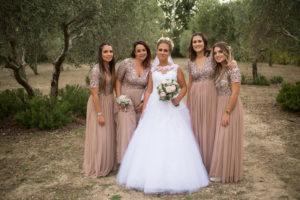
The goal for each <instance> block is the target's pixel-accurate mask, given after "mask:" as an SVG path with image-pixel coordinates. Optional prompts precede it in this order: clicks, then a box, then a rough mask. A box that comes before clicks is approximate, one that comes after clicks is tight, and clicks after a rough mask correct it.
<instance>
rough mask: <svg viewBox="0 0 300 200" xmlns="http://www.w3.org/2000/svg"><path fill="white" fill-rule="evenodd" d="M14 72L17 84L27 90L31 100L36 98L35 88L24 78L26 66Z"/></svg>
mask: <svg viewBox="0 0 300 200" xmlns="http://www.w3.org/2000/svg"><path fill="white" fill-rule="evenodd" d="M13 71H14V76H15V79H16V80H17V82H18V83H19V84H20V85H22V86H23V87H24V88H25V90H26V92H27V94H28V96H29V98H30V99H32V98H33V97H34V96H35V94H34V91H33V88H32V87H31V86H30V85H29V83H28V81H27V79H26V77H24V71H25V66H20V68H17V69H13Z"/></svg>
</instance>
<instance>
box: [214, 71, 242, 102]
mask: <svg viewBox="0 0 300 200" xmlns="http://www.w3.org/2000/svg"><path fill="white" fill-rule="evenodd" d="M234 82H239V83H240V82H241V73H240V69H239V68H238V67H235V68H232V69H231V70H228V69H227V68H226V69H225V72H224V74H223V75H222V77H221V79H220V81H216V88H217V94H218V96H231V92H232V90H231V83H234Z"/></svg>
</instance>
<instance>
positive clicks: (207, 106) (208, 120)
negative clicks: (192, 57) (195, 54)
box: [187, 55, 217, 172]
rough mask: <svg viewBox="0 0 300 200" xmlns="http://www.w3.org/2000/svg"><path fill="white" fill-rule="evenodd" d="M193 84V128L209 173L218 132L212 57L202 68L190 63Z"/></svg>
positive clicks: (191, 103)
mask: <svg viewBox="0 0 300 200" xmlns="http://www.w3.org/2000/svg"><path fill="white" fill-rule="evenodd" d="M188 70H189V74H190V75H192V77H193V80H194V81H193V83H192V86H191V88H190V92H189V97H188V102H187V103H188V106H189V110H190V115H191V121H192V128H193V132H194V134H195V137H196V140H197V142H198V144H199V146H200V150H201V156H202V159H203V163H204V165H205V167H206V169H207V171H208V172H209V169H210V164H211V158H212V152H213V146H214V141H215V130H216V107H217V93H216V87H215V83H214V78H215V67H214V65H213V63H212V57H211V55H210V56H208V57H206V58H205V62H204V64H203V66H202V67H198V66H197V64H196V63H195V62H192V61H189V62H188Z"/></svg>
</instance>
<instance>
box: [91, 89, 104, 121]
mask: <svg viewBox="0 0 300 200" xmlns="http://www.w3.org/2000/svg"><path fill="white" fill-rule="evenodd" d="M90 90H91V94H92V97H93V102H94V106H95V109H96V112H97V119H98V123H99V124H100V125H102V126H103V125H104V124H105V120H104V116H103V113H102V109H101V106H100V99H99V96H98V91H99V88H91V89H90Z"/></svg>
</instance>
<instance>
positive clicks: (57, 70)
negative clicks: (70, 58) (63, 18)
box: [50, 24, 70, 97]
mask: <svg viewBox="0 0 300 200" xmlns="http://www.w3.org/2000/svg"><path fill="white" fill-rule="evenodd" d="M62 29H63V32H64V48H63V50H62V52H61V54H60V55H59V56H58V58H57V59H56V61H55V62H54V63H53V65H54V72H53V74H52V80H51V89H50V95H51V96H52V97H57V95H58V80H59V75H60V72H61V68H62V64H63V62H64V60H65V58H66V53H67V51H68V50H69V45H70V41H69V38H70V35H69V33H68V24H62Z"/></svg>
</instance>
